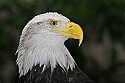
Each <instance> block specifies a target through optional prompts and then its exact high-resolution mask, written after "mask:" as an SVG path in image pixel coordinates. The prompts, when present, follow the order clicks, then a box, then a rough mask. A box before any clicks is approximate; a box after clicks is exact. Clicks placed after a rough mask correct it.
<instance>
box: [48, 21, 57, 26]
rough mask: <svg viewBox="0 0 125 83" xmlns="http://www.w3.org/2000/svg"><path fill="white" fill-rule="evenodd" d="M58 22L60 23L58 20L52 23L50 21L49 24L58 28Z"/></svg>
mask: <svg viewBox="0 0 125 83" xmlns="http://www.w3.org/2000/svg"><path fill="white" fill-rule="evenodd" d="M57 22H58V21H56V20H50V21H49V24H50V25H51V26H57Z"/></svg>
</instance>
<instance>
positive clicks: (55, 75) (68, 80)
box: [18, 65, 93, 83]
mask: <svg viewBox="0 0 125 83" xmlns="http://www.w3.org/2000/svg"><path fill="white" fill-rule="evenodd" d="M42 69H43V66H42V67H40V66H39V65H37V66H34V67H33V68H32V70H30V71H29V72H28V73H27V74H26V75H25V76H22V77H21V78H20V79H19V82H18V83H93V81H92V80H91V79H89V78H88V76H87V75H85V74H84V73H83V72H82V71H81V70H80V69H79V68H78V66H77V65H76V67H75V68H74V69H73V71H71V69H69V70H68V71H65V70H63V69H62V67H60V66H59V65H57V66H56V67H55V69H54V71H53V72H52V73H51V68H50V67H48V68H47V69H46V70H45V71H44V72H43V73H42Z"/></svg>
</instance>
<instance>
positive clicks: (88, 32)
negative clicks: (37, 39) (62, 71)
mask: <svg viewBox="0 0 125 83" xmlns="http://www.w3.org/2000/svg"><path fill="white" fill-rule="evenodd" d="M49 11H54V12H58V13H61V14H63V15H64V16H66V17H68V18H70V20H71V21H74V22H76V23H78V24H80V25H81V26H83V29H84V34H85V36H84V37H85V38H84V42H85V43H84V45H83V47H80V48H77V43H76V41H73V42H72V41H70V40H69V41H68V42H67V43H66V45H67V47H68V48H69V50H70V51H71V54H72V55H73V57H74V58H75V60H76V62H77V63H78V65H79V66H80V68H81V69H83V70H84V71H85V73H87V75H88V76H89V77H91V78H92V79H93V80H94V81H95V82H96V83H125V80H124V78H123V77H125V71H123V70H122V73H124V74H118V73H114V72H116V71H121V69H120V70H119V69H118V68H119V67H120V68H122V69H125V67H124V60H125V59H123V61H120V62H119V61H117V60H118V59H117V58H118V56H119V54H118V53H117V50H116V49H117V48H115V45H116V43H120V45H121V46H123V47H121V48H122V49H120V53H121V52H123V53H122V55H124V54H125V53H124V51H125V43H124V42H125V34H124V32H125V0H61V1H60V0H0V83H11V82H12V83H13V82H14V80H15V79H16V73H17V72H16V71H17V69H16V64H15V60H16V56H15V51H16V48H17V46H18V42H19V36H20V34H21V30H22V29H23V27H24V26H25V25H26V23H27V22H28V21H29V20H30V19H32V18H33V17H34V16H35V15H37V14H40V13H45V12H49ZM105 34H109V35H108V37H109V39H110V42H111V44H110V45H111V47H110V48H111V53H110V56H111V59H110V61H111V62H110V63H109V64H110V65H109V66H108V68H107V69H103V68H101V67H100V65H98V62H96V60H94V59H93V58H89V57H86V56H85V55H86V54H85V53H84V52H83V50H84V49H87V48H85V47H86V45H88V46H89V45H91V42H94V43H93V44H97V45H99V44H100V43H103V41H104V39H103V38H104V37H103V36H104V35H105ZM105 41H106V42H108V41H109V40H105ZM71 42H72V44H70V45H69V44H68V43H71ZM84 46H85V47H84ZM91 46H92V45H91ZM73 48H74V49H73ZM102 48H103V47H102ZM95 49H96V48H95ZM87 50H89V52H90V53H92V50H90V49H87ZM122 50H123V51H122ZM97 52H98V50H97ZM106 52H107V51H106ZM76 55H77V56H76ZM88 55H89V54H88ZM124 57H125V56H123V58H124ZM90 60H91V61H90ZM88 61H90V64H91V65H90V64H89V66H90V67H87V68H86V66H84V65H87V64H86V63H88ZM115 61H116V62H115ZM83 62H84V63H83ZM82 63H83V64H84V65H82ZM8 64H9V65H8ZM10 67H12V68H10ZM7 69H8V70H7ZM9 69H10V70H12V71H10V70H9ZM4 72H8V74H9V75H8V74H5V73H4ZM13 75H14V76H15V78H14V77H13ZM115 76H117V77H115Z"/></svg>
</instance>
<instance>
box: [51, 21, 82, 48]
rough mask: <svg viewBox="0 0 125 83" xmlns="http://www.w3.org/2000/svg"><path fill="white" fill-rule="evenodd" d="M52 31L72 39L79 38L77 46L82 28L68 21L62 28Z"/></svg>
mask: <svg viewBox="0 0 125 83" xmlns="http://www.w3.org/2000/svg"><path fill="white" fill-rule="evenodd" d="M52 32H58V33H60V34H61V35H64V36H68V37H70V38H73V39H79V46H80V44H81V43H82V41H83V31H82V28H81V27H80V26H79V25H78V24H75V23H73V22H68V23H67V24H66V26H65V29H64V30H52Z"/></svg>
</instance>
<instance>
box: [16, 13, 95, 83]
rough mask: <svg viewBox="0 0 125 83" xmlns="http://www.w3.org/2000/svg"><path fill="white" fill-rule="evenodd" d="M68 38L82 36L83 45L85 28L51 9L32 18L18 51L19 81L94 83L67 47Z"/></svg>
mask: <svg viewBox="0 0 125 83" xmlns="http://www.w3.org/2000/svg"><path fill="white" fill-rule="evenodd" d="M68 38H73V39H79V45H80V44H81V43H82V40H83V31H82V29H81V27H80V26H79V25H78V24H76V23H74V22H70V20H69V19H68V18H66V17H65V16H63V15H61V14H58V13H56V12H49V13H44V14H40V15H37V16H35V17H34V18H33V19H32V20H30V21H29V22H28V23H27V25H26V26H25V27H24V29H23V31H22V34H21V36H20V41H19V46H18V49H17V51H16V54H17V55H18V56H17V60H16V63H17V65H18V68H19V80H18V83H93V81H92V80H91V79H89V78H88V76H87V75H85V74H84V73H83V72H82V71H81V70H80V69H79V67H78V66H77V64H76V62H75V61H74V59H73V58H72V56H71V54H70V53H69V51H68V50H67V48H66V47H65V45H64V42H65V41H66V40H67V39H68Z"/></svg>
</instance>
